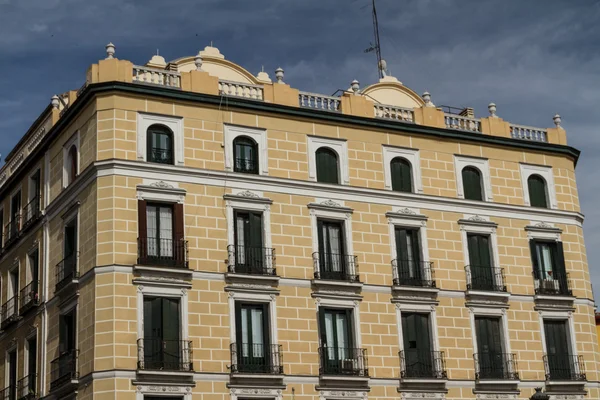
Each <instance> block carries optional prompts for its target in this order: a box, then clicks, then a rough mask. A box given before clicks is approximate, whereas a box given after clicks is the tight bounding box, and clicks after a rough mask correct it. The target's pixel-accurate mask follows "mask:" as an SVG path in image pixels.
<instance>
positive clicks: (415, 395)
mask: <svg viewBox="0 0 600 400" xmlns="http://www.w3.org/2000/svg"><path fill="white" fill-rule="evenodd" d="M445 398H446V394H445V393H435V392H402V394H401V399H402V400H409V399H439V400H443V399H445Z"/></svg>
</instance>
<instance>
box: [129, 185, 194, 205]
mask: <svg viewBox="0 0 600 400" xmlns="http://www.w3.org/2000/svg"><path fill="white" fill-rule="evenodd" d="M136 189H137V198H138V199H139V200H153V201H166V202H171V203H180V204H183V202H184V200H185V196H186V193H187V192H186V190H185V189H181V188H178V187H175V185H173V184H172V183H169V182H165V181H164V180H159V181H155V182H151V183H148V184H143V185H137V186H136Z"/></svg>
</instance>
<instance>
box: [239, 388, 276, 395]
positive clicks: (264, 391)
mask: <svg viewBox="0 0 600 400" xmlns="http://www.w3.org/2000/svg"><path fill="white" fill-rule="evenodd" d="M229 393H230V394H233V395H247V394H250V395H267V396H281V393H282V392H281V389H230V390H229Z"/></svg>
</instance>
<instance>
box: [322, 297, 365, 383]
mask: <svg viewBox="0 0 600 400" xmlns="http://www.w3.org/2000/svg"><path fill="white" fill-rule="evenodd" d="M320 318H321V346H322V347H321V349H322V350H321V357H322V361H321V362H322V367H323V369H324V372H325V374H332V375H342V374H354V372H355V371H356V367H357V358H358V357H357V352H356V349H355V348H354V341H353V331H352V310H350V309H334V308H322V309H320Z"/></svg>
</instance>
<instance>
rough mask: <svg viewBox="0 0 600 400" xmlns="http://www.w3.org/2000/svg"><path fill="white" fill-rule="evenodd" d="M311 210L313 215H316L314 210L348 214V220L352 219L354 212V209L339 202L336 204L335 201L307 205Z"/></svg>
mask: <svg viewBox="0 0 600 400" xmlns="http://www.w3.org/2000/svg"><path fill="white" fill-rule="evenodd" d="M306 206H307V207H308V208H309V209H310V213H311V215H314V214H315V213H314V210H321V211H333V212H339V213H345V214H346V218H350V216H351V214H352V213H353V212H354V209H352V208H350V207H346V206H344V205H342V204H340V203H338V202H335V201H333V200H331V199H330V200H324V201H322V202H320V203H308V204H307V205H306Z"/></svg>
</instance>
